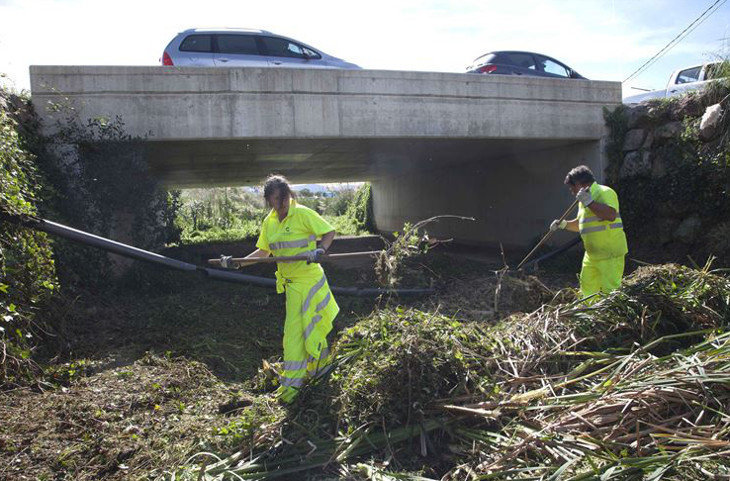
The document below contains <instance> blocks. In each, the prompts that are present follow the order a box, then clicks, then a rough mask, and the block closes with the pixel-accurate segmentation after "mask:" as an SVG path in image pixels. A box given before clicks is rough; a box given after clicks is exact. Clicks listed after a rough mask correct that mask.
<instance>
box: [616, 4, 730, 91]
mask: <svg viewBox="0 0 730 481" xmlns="http://www.w3.org/2000/svg"><path fill="white" fill-rule="evenodd" d="M726 1H727V0H715V2H714V3H713V4H712V5H710V6H709V7H707V9H706V10H705V11H704V12H702V13H701V14H700V16H699V17H697V18H696V19H694V21H692V23H690V24H689V25H688V26H687V28H685V29H684V30H682V31H681V32H679V35H677V36H676V37H674V38H673V39H672V40H671V41H670V42H669V43H668V44H666V45H665V46H664V48H662V49H661V50H659V51H658V52H657V53H656V54H655V55H654V56H653V57H652V58H650V59H649V60H647V61H646V62H644V64H643V65H642V66H641V67H639V68H637V69H636V70H635V71H634V72H633V73H632V74H631V75H629V76H628V77H626V78H625V79H624V81H623V82H621V83H625V82H627V81H629V80H631V79H632V78H634V77H635V76H637V75H638V74H640V73H641V72H643V71H644V70H646V69H647V68H649V67H650V66H651V65H652V64H653V63H654V62H656V61H657V60H659V58H661V56H662V55H664V54H665V53H667V52H668V51H669V50H671V49H672V48H673V47H674V46H675V45H677V44H678V43H679V42H680V41H681V40H683V39H684V37H686V36H687V35H689V34H690V33H692V31H693V30H694V29H695V28H697V27H699V26H700V25H701V24H702V22H704V21H705V20H707V18H709V17H710V15H712V14H713V13H715V12H716V11H717V10H718V9H719V8H720V7H722V5H723V4H724V3H725V2H726ZM715 7H717V8H715ZM713 8H714V10H713ZM710 10H712V12H710ZM708 12H709V13H708Z"/></svg>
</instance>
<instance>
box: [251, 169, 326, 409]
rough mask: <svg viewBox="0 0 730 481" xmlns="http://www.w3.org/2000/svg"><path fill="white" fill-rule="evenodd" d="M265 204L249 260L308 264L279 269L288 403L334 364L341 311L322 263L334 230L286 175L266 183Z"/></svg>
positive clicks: (282, 389) (282, 392) (282, 393)
mask: <svg viewBox="0 0 730 481" xmlns="http://www.w3.org/2000/svg"><path fill="white" fill-rule="evenodd" d="M264 199H265V200H266V202H267V204H268V205H269V206H270V207H271V212H270V213H269V215H267V216H266V219H264V222H263V224H262V225H261V234H260V235H259V238H258V241H257V242H256V247H257V249H256V250H255V251H254V252H252V253H251V254H249V255H248V256H247V257H246V258H255V257H268V256H270V255H273V256H274V257H279V256H295V255H305V256H307V260H306V261H294V262H277V264H276V265H277V271H276V291H277V293H279V294H281V293H283V292H286V321H285V322H284V364H283V369H282V372H281V374H280V377H279V380H280V383H279V388H278V390H277V395H278V396H279V398H280V399H281V400H282V401H284V402H287V403H288V402H292V401H293V400H294V398H295V397H296V396H297V394H298V392H299V389H300V388H301V387H302V386H303V384H304V383H305V381H306V380H307V378H309V377H316V376H319V375H322V374H323V373H325V372H326V369H327V366H328V364H329V361H330V356H329V348H328V345H327V334H328V333H329V332H330V331H331V330H332V322H333V321H334V319H335V316H337V313H338V312H339V310H340V308H339V306H338V305H337V302H335V298H334V296H333V295H332V292H330V288H329V285H328V284H327V278H326V277H325V275H324V270H323V269H322V266H321V265H319V264H318V261H319V259H320V257H321V256H322V255H323V254H325V253H326V252H327V250H328V249H329V248H330V246H331V245H332V241H333V240H334V238H335V229H334V227H332V226H331V225H330V224H329V223H328V222H327V221H326V220H324V219H323V218H322V217H321V216H320V215H319V214H317V213H316V212H315V211H314V210H312V209H310V208H308V207H306V206H304V205H301V204H299V203H297V201H296V200H295V194H294V192H292V190H291V187H290V185H289V182H288V181H287V180H286V179H285V178H284V177H282V176H279V175H274V176H270V177H269V178H268V179H266V182H265V184H264ZM320 237H321V241H320V244H319V247H318V246H317V244H316V241H317V239H318V238H320Z"/></svg>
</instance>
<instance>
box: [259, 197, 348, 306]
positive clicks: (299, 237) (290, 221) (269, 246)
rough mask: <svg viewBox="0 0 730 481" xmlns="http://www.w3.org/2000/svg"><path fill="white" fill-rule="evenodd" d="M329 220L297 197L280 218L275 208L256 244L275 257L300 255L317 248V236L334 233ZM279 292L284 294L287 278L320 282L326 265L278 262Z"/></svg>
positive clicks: (264, 224) (265, 221)
mask: <svg viewBox="0 0 730 481" xmlns="http://www.w3.org/2000/svg"><path fill="white" fill-rule="evenodd" d="M333 230H335V229H334V227H332V226H331V225H330V224H329V222H327V221H326V220H324V219H323V218H322V217H321V216H320V215H319V214H317V213H316V212H315V211H313V210H312V209H310V208H309V207H307V206H304V205H300V204H298V203H297V201H295V200H294V199H291V202H290V204H289V212H288V213H287V216H286V217H285V218H284V220H282V221H279V216H278V214H277V213H276V211H275V210H273V209H272V211H271V212H270V213H269V215H268V216H266V219H264V222H263V224H262V226H261V234H260V235H259V239H258V241H257V242H256V247H258V248H259V249H263V250H265V251H269V252H271V254H272V255H273V256H274V257H282V256H296V255H300V254H303V253H305V252H308V251H311V250H314V249H316V248H317V238H318V237H321V236H322V235H324V234H326V233H328V232H332V231H333ZM276 265H277V270H276V279H277V292H279V293H282V292H284V290H283V285H284V282H285V280H289V281H295V280H313V281H315V282H316V281H318V280H319V279H320V278H321V277H322V276H323V275H324V271H323V270H322V266H320V265H319V264H317V263H312V264H307V263H306V262H305V261H296V262H277V263H276Z"/></svg>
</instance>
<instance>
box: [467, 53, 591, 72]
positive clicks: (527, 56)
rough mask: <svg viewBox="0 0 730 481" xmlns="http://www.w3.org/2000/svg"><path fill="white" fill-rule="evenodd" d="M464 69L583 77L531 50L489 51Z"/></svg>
mask: <svg viewBox="0 0 730 481" xmlns="http://www.w3.org/2000/svg"><path fill="white" fill-rule="evenodd" d="M466 71H467V73H486V74H503V75H529V76H532V77H552V78H579V79H585V77H583V76H582V75H580V74H579V73H578V72H576V71H575V70H573V69H572V68H570V67H568V66H567V65H565V64H564V63H561V62H558V61H557V60H555V59H554V58H551V57H548V56H547V55H541V54H539V53H533V52H517V51H503V52H489V53H487V54H484V55H482V56H481V57H479V58H477V59H476V60H474V62H472V64H471V65H470V66H469V67H467V69H466Z"/></svg>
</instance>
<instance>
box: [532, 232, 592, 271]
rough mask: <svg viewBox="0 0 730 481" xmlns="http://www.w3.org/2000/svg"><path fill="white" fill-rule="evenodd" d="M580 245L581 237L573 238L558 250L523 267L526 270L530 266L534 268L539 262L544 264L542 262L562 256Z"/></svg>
mask: <svg viewBox="0 0 730 481" xmlns="http://www.w3.org/2000/svg"><path fill="white" fill-rule="evenodd" d="M579 243H580V236H576V237H575V238H573V239H571V240H570V241H569V242H566V243H565V244H563V245H561V246H560V247H558V248H557V249H555V250H553V251H550V252H548V253H547V254H544V255H542V256H540V257H538V258H537V259H533V260H531V261H530V262H528V263H527V264H525V265H524V266H522V268H523V269H525V268H527V267H528V266H529V267H534V266H536V265H537V263H538V262H542V261H544V260H547V259H550V258H551V257H554V256H556V255H558V254H562V253H563V252H565V251H567V250H568V249H570V248H571V247H573V246H576V245H578V244H579Z"/></svg>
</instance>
